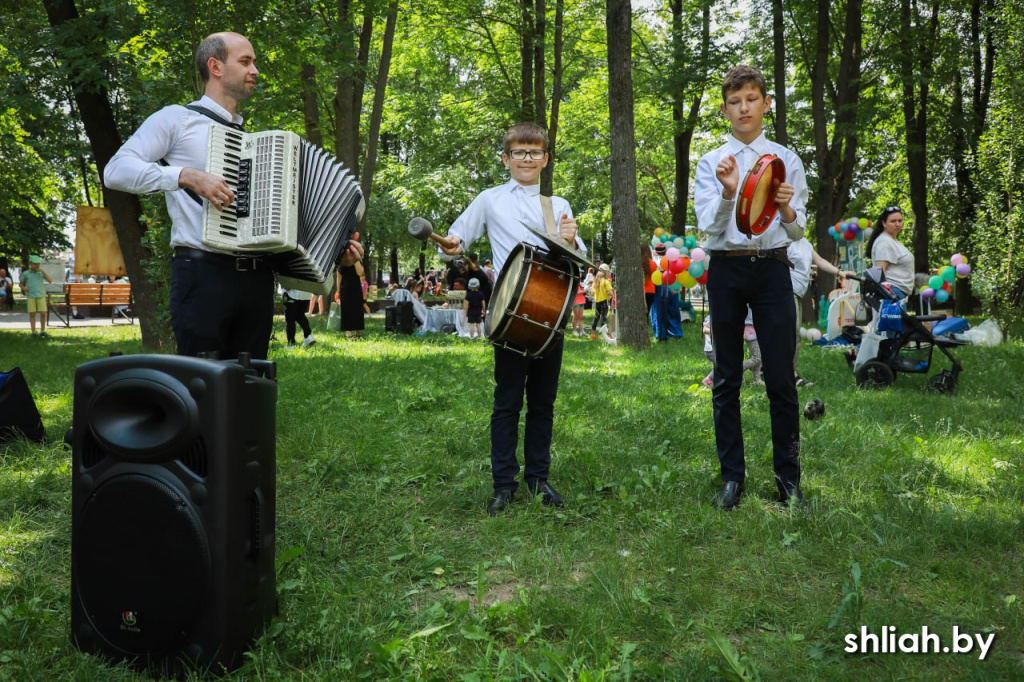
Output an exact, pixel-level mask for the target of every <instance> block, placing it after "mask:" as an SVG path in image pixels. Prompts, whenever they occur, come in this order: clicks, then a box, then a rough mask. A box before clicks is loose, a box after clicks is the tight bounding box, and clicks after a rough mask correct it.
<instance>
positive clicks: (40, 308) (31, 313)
mask: <svg viewBox="0 0 1024 682" xmlns="http://www.w3.org/2000/svg"><path fill="white" fill-rule="evenodd" d="M41 263H42V259H41V258H39V256H29V257H28V270H24V271H23V272H22V273H21V290H22V291H24V292H25V296H26V297H27V298H28V324H29V327H31V328H32V336H48V334H47V333H46V283H47V282H53V280H52V279H50V276H49V275H48V274H46V272H45V271H44V270H40V269H39V268H40V264H41ZM36 313H38V314H39V333H38V334H36Z"/></svg>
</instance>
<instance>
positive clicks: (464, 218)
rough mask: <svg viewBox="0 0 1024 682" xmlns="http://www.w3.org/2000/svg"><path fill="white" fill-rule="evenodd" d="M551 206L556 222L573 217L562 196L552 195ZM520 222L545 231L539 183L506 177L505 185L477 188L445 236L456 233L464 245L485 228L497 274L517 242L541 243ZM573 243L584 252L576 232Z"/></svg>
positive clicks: (472, 240) (584, 246)
mask: <svg viewBox="0 0 1024 682" xmlns="http://www.w3.org/2000/svg"><path fill="white" fill-rule="evenodd" d="M551 208H552V209H553V210H554V213H555V224H556V225H557V224H559V223H560V222H561V220H562V216H563V215H568V216H569V217H570V218H571V217H573V216H572V209H571V208H569V202H568V201H566V200H565V199H563V198H561V197H551ZM520 221H522V222H520ZM523 223H526V224H527V225H529V226H530V227H532V228H534V229H535V230H537V231H539V232H543V233H545V234H546V233H547V228H546V227H545V226H544V211H543V209H542V208H541V205H540V185H520V184H519V183H518V182H516V181H515V180H509V181H508V182H507V183H505V184H504V185H499V186H498V187H492V188H491V189H487V190H484V191H483V192H480V194H478V195H477V197H476V199H474V200H473V202H472V203H471V204H470V205H469V206H467V207H466V210H465V211H463V212H462V215H460V216H459V217H458V218H457V219H456V220H455V222H454V223H452V226H451V228H449V230H448V236H456V237H458V238H459V239H461V240H462V245H463V247H464V248H468V247H469V245H470V244H472V243H473V242H475V241H476V240H477V239H479V238H480V237H482V236H483V235H484V230H485V228H486V231H487V236H488V238H489V239H490V240H491V252H492V255H493V256H494V270H495V272H497V273H498V274H499V275H500V274H501V269H502V268H503V267H504V266H505V260H506V259H507V258H508V255H509V254H510V253H511V252H512V249H514V248H515V247H516V245H518V244H519V243H520V242H527V243H529V244H534V245H535V246H540V247H544V243H543V242H542V240H541V239H540V238H539V237H537V236H536V235H534V234H533V233H532V232H530V231H529V230H528V229H526V228H525V227H523ZM576 246H577V248H578V249H579V250H580V251H581V253H586V251H587V247H586V245H585V244H584V243H583V240H582V239H580V237H579V235H577V236H576Z"/></svg>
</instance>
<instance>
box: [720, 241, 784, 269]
mask: <svg viewBox="0 0 1024 682" xmlns="http://www.w3.org/2000/svg"><path fill="white" fill-rule="evenodd" d="M723 256H729V257H740V256H746V257H748V258H750V260H754V259H757V258H773V259H775V260H780V261H782V262H783V263H785V264H786V265H788V266H789V267H793V261H791V260H789V254H788V249H787V248H786V247H785V246H780V247H779V248H777V249H737V250H735V251H720V250H716V251H712V252H711V257H712V258H721V257H723Z"/></svg>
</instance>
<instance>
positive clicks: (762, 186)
mask: <svg viewBox="0 0 1024 682" xmlns="http://www.w3.org/2000/svg"><path fill="white" fill-rule="evenodd" d="M785 181H786V164H785V163H783V161H782V159H780V158H779V157H777V156H775V155H774V154H765V155H763V156H761V157H760V158H759V159H758V160H757V161H755V162H754V165H753V166H751V167H750V170H749V171H747V174H746V176H745V177H744V178H743V182H741V183H740V196H739V201H737V202H736V226H737V227H738V228H739V229H740V232H742V233H743V234H745V235H747V237H748V238H749V237H758V236H760V235H762V234H764V231H765V230H767V229H768V226H769V225H771V224H772V221H773V220H775V216H776V215H777V214H778V212H779V207H778V206H776V204H775V202H774V201H772V196H773V195H774V194H775V189H776V188H777V187H778V186H779V185H781V184H782V183H783V182H785Z"/></svg>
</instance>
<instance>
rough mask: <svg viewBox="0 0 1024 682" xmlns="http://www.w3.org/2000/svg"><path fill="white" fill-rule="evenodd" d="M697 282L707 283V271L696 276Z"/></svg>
mask: <svg viewBox="0 0 1024 682" xmlns="http://www.w3.org/2000/svg"><path fill="white" fill-rule="evenodd" d="M697 283H698V284H707V283H708V271H707V270H705V271H704V274H703V275H701V276H700V277H698V278H697Z"/></svg>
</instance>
